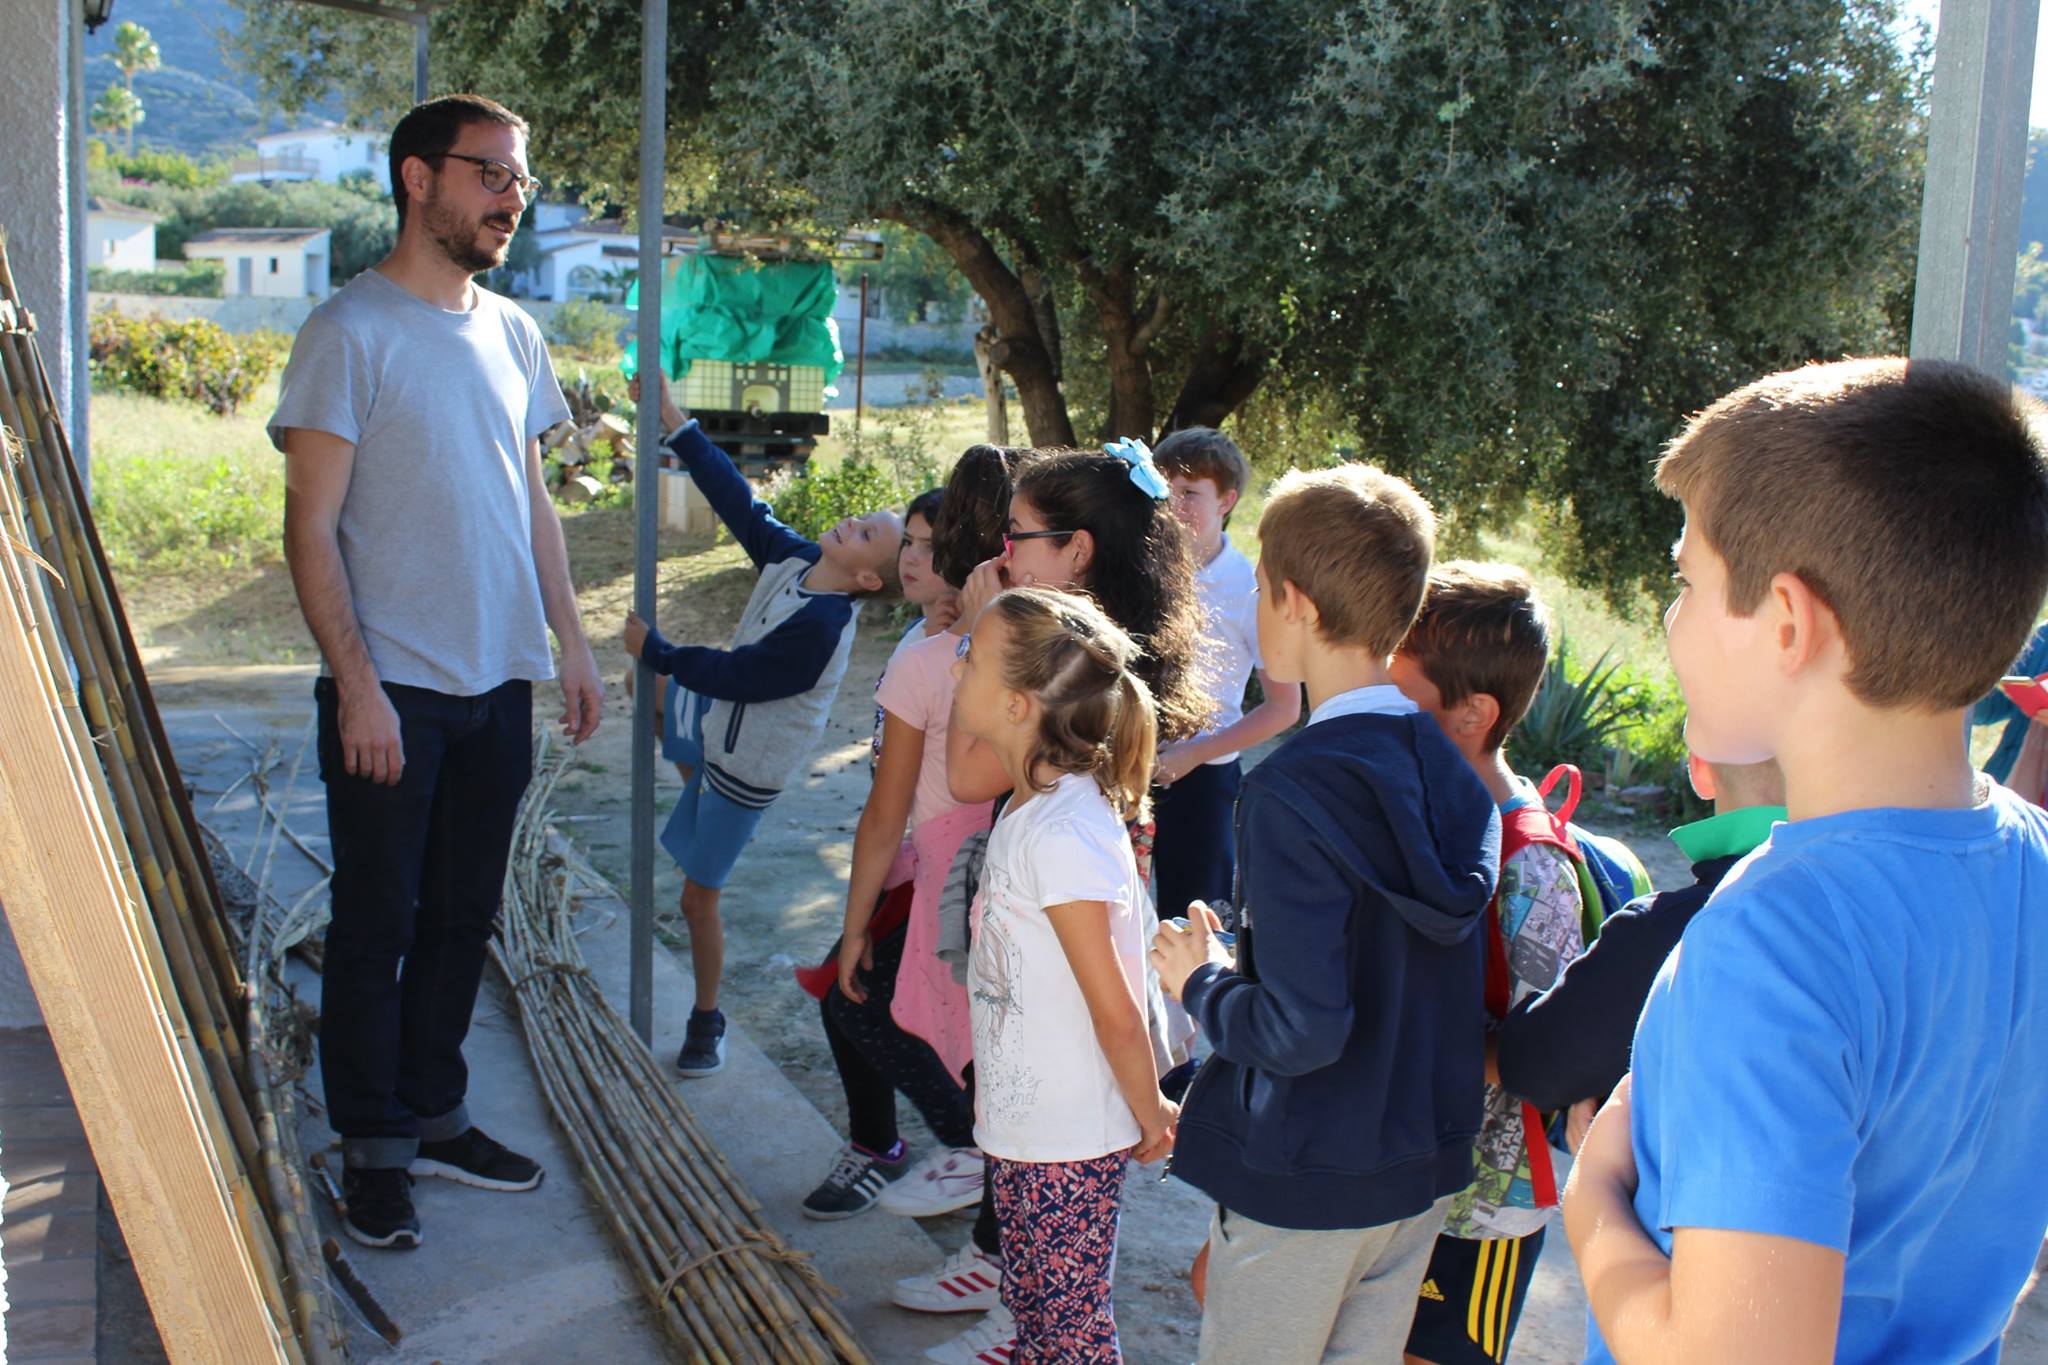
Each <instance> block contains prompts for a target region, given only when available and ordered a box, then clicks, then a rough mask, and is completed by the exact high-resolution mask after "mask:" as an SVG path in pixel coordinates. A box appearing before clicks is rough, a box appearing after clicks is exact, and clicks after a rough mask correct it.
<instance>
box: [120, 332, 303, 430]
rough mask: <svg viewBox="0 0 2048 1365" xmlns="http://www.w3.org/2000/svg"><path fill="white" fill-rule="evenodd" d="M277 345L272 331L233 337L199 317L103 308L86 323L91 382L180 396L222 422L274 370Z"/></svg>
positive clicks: (279, 354)
mask: <svg viewBox="0 0 2048 1365" xmlns="http://www.w3.org/2000/svg"><path fill="white" fill-rule="evenodd" d="M279 340H280V339H279V338H278V337H277V334H275V333H255V334H252V335H250V336H246V337H238V336H235V335H234V334H232V333H229V332H226V331H223V330H222V329H221V328H219V327H218V326H216V325H214V324H213V323H211V322H207V321H205V320H204V319H201V318H193V319H190V320H187V321H182V322H181V321H173V320H171V319H167V318H131V317H126V316H124V315H122V314H121V313H118V312H115V311H113V310H111V309H110V310H108V311H106V312H103V313H97V314H95V315H94V316H93V319H92V328H91V331H90V334H89V345H90V348H91V365H92V383H93V387H94V388H106V389H115V390H121V391H124V392H128V393H139V394H146V395H149V396H151V397H155V398H179V399H187V400H190V401H191V402H194V403H198V404H199V405H201V406H202V407H205V408H207V409H208V410H209V411H211V412H213V413H215V414H217V415H219V416H223V417H224V416H226V415H228V414H229V413H232V412H234V411H235V410H236V409H237V408H239V407H240V406H241V405H242V404H243V403H244V402H245V401H247V399H248V398H249V395H251V394H252V393H254V392H255V391H256V386H257V385H259V384H261V383H262V382H263V380H264V379H265V378H266V377H267V376H268V375H269V374H270V372H271V370H272V369H273V368H275V367H276V365H277V363H278V361H279V359H280V358H281V357H282V354H283V350H282V349H281V348H280V346H279ZM287 345H288V343H287Z"/></svg>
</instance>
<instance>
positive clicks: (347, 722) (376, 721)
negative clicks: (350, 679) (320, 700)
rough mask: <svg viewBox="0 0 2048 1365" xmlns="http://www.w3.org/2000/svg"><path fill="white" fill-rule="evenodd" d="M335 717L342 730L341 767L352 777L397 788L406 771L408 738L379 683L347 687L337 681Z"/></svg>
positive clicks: (396, 712)
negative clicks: (406, 741) (399, 727)
mask: <svg viewBox="0 0 2048 1365" xmlns="http://www.w3.org/2000/svg"><path fill="white" fill-rule="evenodd" d="M335 695H336V698H337V700H336V705H335V716H336V720H337V721H338V723H339V727H340V730H341V766H342V768H343V769H344V770H346V771H347V773H348V774H349V776H351V777H366V778H368V779H369V780H370V781H372V782H375V783H377V784H378V785H380V786H385V787H395V786H397V785H398V779H399V778H400V776H402V775H403V774H404V772H405V741H404V739H403V738H402V737H401V736H400V735H399V732H398V711H397V710H396V709H395V708H394V707H393V706H392V705H391V698H390V697H387V696H386V695H384V689H383V687H382V686H381V685H379V684H378V683H376V682H374V681H373V682H369V683H366V684H358V685H356V686H354V687H343V686H342V685H341V684H340V683H339V682H338V681H337V682H336V683H335Z"/></svg>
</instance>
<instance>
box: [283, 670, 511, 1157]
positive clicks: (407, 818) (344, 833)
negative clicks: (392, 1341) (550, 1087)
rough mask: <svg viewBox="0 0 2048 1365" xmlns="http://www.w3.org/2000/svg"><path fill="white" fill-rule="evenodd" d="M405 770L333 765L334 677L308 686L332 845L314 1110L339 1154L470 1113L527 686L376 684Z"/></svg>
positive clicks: (410, 1136) (447, 1127) (399, 1140)
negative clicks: (469, 1041)
mask: <svg viewBox="0 0 2048 1365" xmlns="http://www.w3.org/2000/svg"><path fill="white" fill-rule="evenodd" d="M384 692H385V695H387V696H388V697H390V699H391V704H392V706H393V707H394V708H395V709H396V710H397V712H398V726H399V735H400V738H401V740H402V742H403V743H404V746H405V769H404V773H403V775H402V776H400V778H399V780H398V783H397V785H395V786H380V785H378V784H377V783H375V782H372V781H370V780H369V779H368V778H367V777H351V776H350V775H349V774H348V772H347V770H346V769H345V768H344V767H343V764H342V752H341V730H340V725H339V721H338V717H337V711H336V702H337V698H336V693H335V687H334V681H333V679H331V678H322V679H320V680H319V682H318V683H317V684H315V686H314V692H313V695H314V698H315V700H316V702H317V703H318V707H319V724H320V777H321V780H322V781H324V782H325V783H326V784H327V832H328V837H329V838H330V839H331V840H332V842H333V848H334V881H333V885H332V887H331V899H332V901H333V906H334V920H333V923H332V924H330V925H329V926H328V929H327V958H326V965H325V967H324V968H323V969H322V973H321V986H320V1069H321V1073H322V1076H323V1078H324V1079H325V1082H326V1089H327V1114H328V1122H329V1123H330V1124H331V1125H332V1126H333V1128H334V1131H335V1132H336V1133H337V1134H339V1135H340V1136H341V1139H342V1147H343V1151H344V1153H345V1155H346V1160H347V1163H348V1164H349V1165H351V1166H358V1167H403V1166H407V1165H410V1164H411V1162H412V1158H413V1155H414V1153H415V1152H416V1151H417V1149H418V1146H419V1143H420V1141H421V1140H422V1139H425V1140H427V1141H440V1140H443V1139H446V1138H451V1137H455V1136H457V1135H458V1134H460V1133H461V1132H462V1131H463V1130H464V1129H466V1128H468V1127H469V1113H468V1109H467V1107H466V1106H465V1105H464V1103H463V1099H464V1096H465V1095H466V1094H467V1093H468V1089H469V1068H468V1067H467V1066H466V1065H465V1064H464V1062H463V1060H462V1042H463V1039H464V1038H466V1037H467V1036H468V1034H469V1019H470V1014H471V1013H472V1012H473V1011H474V1010H475V1008H476V995H477V988H478V987H479V986H480V985H481V984H482V981H483V972H484V962H485V960H486V956H487V948H488V944H489V942H490V937H491V931H492V928H493V926H494V925H495V924H496V921H497V916H498V904H499V899H500V895H501V892H502V889H503V885H504V881H505V863H506V859H507V858H508V856H509V855H510V853H511V848H512V824H513V820H514V818H515V817H516V816H517V815H518V811H519V799H520V797H521V796H522V795H523V794H524V793H525V791H526V784H527V782H528V781H529V780H530V779H531V777H532V776H533V686H532V684H531V683H527V682H519V681H515V682H508V683H505V684H503V685H501V686H499V687H497V688H495V689H493V690H492V691H489V692H486V693H484V694H483V695H481V696H476V697H453V696H448V695H447V694H445V693H441V692H433V691H429V690H427V689H426V688H422V687H404V686H400V685H398V684H395V683H386V684H385V685H384Z"/></svg>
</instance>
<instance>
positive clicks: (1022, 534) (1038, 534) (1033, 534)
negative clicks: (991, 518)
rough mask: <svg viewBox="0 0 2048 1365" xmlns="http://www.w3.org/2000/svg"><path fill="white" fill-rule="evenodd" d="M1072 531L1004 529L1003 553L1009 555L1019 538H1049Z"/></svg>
mask: <svg viewBox="0 0 2048 1365" xmlns="http://www.w3.org/2000/svg"><path fill="white" fill-rule="evenodd" d="M1073 534H1074V533H1073V532H1072V531H1005V532H1003V554H1004V556H1005V557H1007V556H1008V555H1010V554H1011V553H1012V552H1013V551H1014V550H1015V549H1016V548H1017V542H1018V541H1020V540H1051V539H1053V538H1054V537H1056V536H1057V537H1064V536H1071V535H1073Z"/></svg>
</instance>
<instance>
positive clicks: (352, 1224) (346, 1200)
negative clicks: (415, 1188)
mask: <svg viewBox="0 0 2048 1365" xmlns="http://www.w3.org/2000/svg"><path fill="white" fill-rule="evenodd" d="M341 1197H342V1202H343V1204H344V1205H345V1211H344V1213H343V1216H342V1220H341V1226H342V1230H343V1231H345V1232H346V1233H348V1235H349V1236H351V1237H353V1238H355V1240H357V1241H358V1242H361V1243H362V1244H363V1245H364V1246H366V1247H398V1248H401V1249H405V1250H410V1249H411V1248H413V1247H416V1246H418V1245H419V1244H420V1220H419V1218H418V1216H417V1215H415V1214H414V1213H413V1211H412V1177H411V1176H410V1175H407V1174H406V1173H405V1172H404V1171H401V1170H399V1169H398V1168H397V1167H396V1166H382V1167H377V1168H375V1169H358V1168H356V1167H353V1166H352V1167H350V1168H349V1169H347V1170H345V1171H343V1172H342V1175H341Z"/></svg>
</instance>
